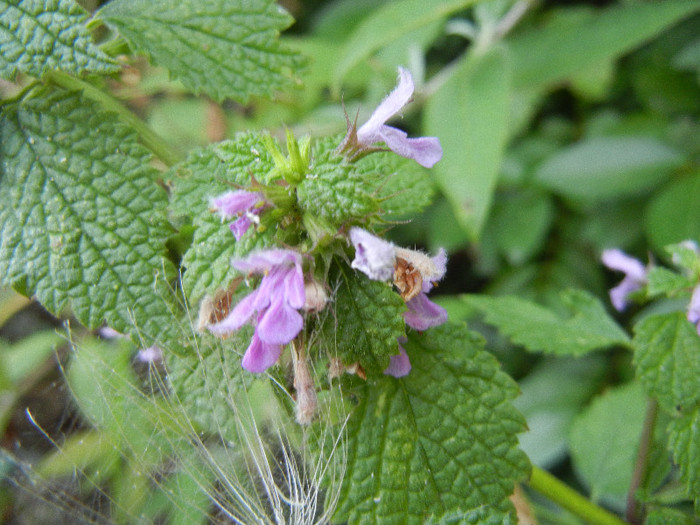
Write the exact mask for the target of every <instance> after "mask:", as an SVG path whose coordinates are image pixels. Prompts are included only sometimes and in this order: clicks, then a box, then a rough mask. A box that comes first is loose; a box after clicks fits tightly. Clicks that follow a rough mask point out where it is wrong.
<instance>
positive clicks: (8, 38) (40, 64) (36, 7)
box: [0, 0, 119, 80]
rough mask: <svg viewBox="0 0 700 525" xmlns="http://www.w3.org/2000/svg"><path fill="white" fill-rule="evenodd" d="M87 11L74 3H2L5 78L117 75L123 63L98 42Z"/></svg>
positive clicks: (0, 67) (0, 66) (0, 53)
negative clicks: (49, 73)
mask: <svg viewBox="0 0 700 525" xmlns="http://www.w3.org/2000/svg"><path fill="white" fill-rule="evenodd" d="M87 16H88V15H87V13H86V12H85V10H84V9H83V8H82V7H80V6H79V5H78V4H77V3H75V2H74V1H73V0H0V76H1V77H3V78H5V79H7V80H14V79H15V76H16V75H17V72H22V73H27V74H29V75H33V76H35V77H41V76H42V75H43V74H44V73H45V72H47V71H52V70H56V69H59V70H61V71H65V72H66V73H72V74H74V75H81V74H83V73H101V74H106V73H113V72H115V71H119V65H118V64H117V63H116V62H115V61H114V60H113V59H112V58H110V57H108V56H107V55H105V54H104V53H103V52H102V51H100V49H99V48H98V47H97V46H95V45H94V44H93V43H92V39H91V37H90V33H89V32H88V31H87V29H85V26H83V25H82V24H83V22H84V21H85V19H86V18H87Z"/></svg>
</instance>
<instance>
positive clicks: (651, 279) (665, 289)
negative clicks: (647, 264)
mask: <svg viewBox="0 0 700 525" xmlns="http://www.w3.org/2000/svg"><path fill="white" fill-rule="evenodd" d="M694 284H695V283H693V282H692V281H691V280H690V279H689V278H687V277H684V276H683V275H679V274H677V273H676V272H673V271H671V270H669V269H668V268H664V267H663V266H652V267H651V268H649V272H648V273H647V295H648V296H649V297H656V296H659V295H667V294H671V293H676V292H679V291H681V290H683V289H691V288H692V287H693V286H694Z"/></svg>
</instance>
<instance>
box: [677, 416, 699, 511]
mask: <svg viewBox="0 0 700 525" xmlns="http://www.w3.org/2000/svg"><path fill="white" fill-rule="evenodd" d="M669 448H670V449H671V450H672V451H673V459H674V461H675V462H676V463H677V464H678V466H680V468H681V478H682V479H683V482H684V483H685V485H686V487H687V490H688V495H689V496H690V497H691V498H692V499H694V500H695V513H696V514H700V406H697V405H696V406H695V407H694V409H693V410H690V411H688V412H686V413H685V414H683V415H682V416H681V417H678V418H676V419H674V420H673V421H671V424H670V426H669Z"/></svg>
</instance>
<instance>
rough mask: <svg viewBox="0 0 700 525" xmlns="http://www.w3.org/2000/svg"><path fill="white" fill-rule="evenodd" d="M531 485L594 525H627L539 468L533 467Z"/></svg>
mask: <svg viewBox="0 0 700 525" xmlns="http://www.w3.org/2000/svg"><path fill="white" fill-rule="evenodd" d="M529 485H530V487H532V488H533V489H535V490H536V491H537V492H539V493H540V494H543V495H544V496H546V497H548V498H549V499H551V500H552V501H554V502H555V503H558V504H559V505H561V506H562V507H563V508H565V509H567V510H569V511H571V512H573V513H574V514H576V515H577V516H578V517H580V518H582V519H584V520H586V521H587V522H588V523H592V524H593V525H625V523H626V522H624V521H622V520H621V519H620V518H618V517H617V516H615V515H614V514H612V513H611V512H608V511H607V510H605V509H603V508H601V507H599V506H598V505H594V504H593V503H591V502H590V501H588V499H586V498H585V497H583V496H582V495H581V494H579V493H578V492H576V491H575V490H574V489H572V488H571V487H569V486H568V485H566V484H564V483H562V482H561V481H559V480H558V479H557V478H555V477H554V476H552V475H551V474H550V473H549V472H547V471H545V470H542V469H541V468H539V467H535V466H533V467H532V476H531V477H530V483H529Z"/></svg>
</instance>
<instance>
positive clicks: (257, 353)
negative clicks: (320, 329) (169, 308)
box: [209, 249, 306, 372]
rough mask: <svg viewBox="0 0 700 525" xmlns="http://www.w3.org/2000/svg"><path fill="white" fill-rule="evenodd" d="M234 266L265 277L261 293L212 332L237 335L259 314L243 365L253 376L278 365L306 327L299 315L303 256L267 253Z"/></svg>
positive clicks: (302, 296)
mask: <svg viewBox="0 0 700 525" xmlns="http://www.w3.org/2000/svg"><path fill="white" fill-rule="evenodd" d="M231 264H232V266H233V267H234V268H236V269H237V270H239V271H241V272H245V273H246V274H256V273H257V274H263V278H262V281H260V285H259V286H258V287H257V289H255V290H254V291H253V292H252V293H251V294H249V295H247V296H246V297H244V298H243V299H242V300H241V301H240V302H239V303H238V304H237V305H236V306H235V308H234V309H233V310H231V312H230V313H229V315H228V316H227V317H226V318H225V319H223V320H222V321H220V322H219V323H216V324H214V325H212V326H210V327H209V330H210V331H211V332H213V333H215V334H222V333H227V332H233V331H235V330H238V329H239V328H240V327H241V326H243V325H244V324H246V323H247V322H248V321H250V320H251V319H252V318H253V316H254V314H256V313H257V314H258V315H257V317H256V326H255V333H254V335H253V339H252V340H251V342H250V346H249V347H248V349H247V350H246V353H245V356H244V357H243V363H242V364H243V368H245V369H246V370H248V371H250V372H263V371H265V370H266V369H267V368H269V367H270V366H271V365H273V364H274V363H275V362H276V361H277V358H279V355H280V353H281V352H282V345H285V344H287V343H289V342H290V341H291V340H292V339H294V338H295V337H296V336H297V334H298V333H299V332H300V331H301V329H302V327H303V325H304V319H303V318H302V316H301V314H299V312H298V311H297V310H300V309H302V308H303V307H304V304H305V300H306V294H305V292H304V275H303V273H302V269H301V256H300V255H299V254H298V253H297V252H294V251H291V250H281V249H280V250H266V251H262V252H257V253H253V254H251V255H249V256H248V257H247V258H246V259H236V260H233V261H232V262H231Z"/></svg>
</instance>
